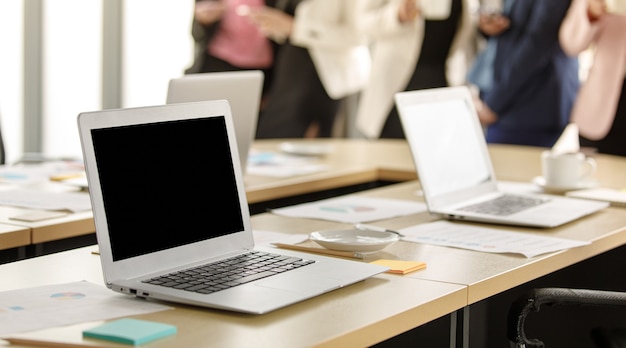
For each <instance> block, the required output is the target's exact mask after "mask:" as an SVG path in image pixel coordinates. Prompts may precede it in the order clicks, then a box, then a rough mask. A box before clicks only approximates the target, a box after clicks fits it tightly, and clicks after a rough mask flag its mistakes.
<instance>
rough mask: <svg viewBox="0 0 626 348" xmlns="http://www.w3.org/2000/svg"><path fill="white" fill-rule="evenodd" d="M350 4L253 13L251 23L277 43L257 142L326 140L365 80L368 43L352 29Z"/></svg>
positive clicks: (313, 2)
mask: <svg viewBox="0 0 626 348" xmlns="http://www.w3.org/2000/svg"><path fill="white" fill-rule="evenodd" d="M352 2H353V1H352V0H332V1H328V0H289V1H288V5H287V6H286V8H285V10H284V11H278V10H276V9H272V8H269V7H265V8H256V9H252V11H251V12H250V16H249V17H250V19H251V20H252V21H253V22H254V23H256V24H257V25H258V26H259V28H260V30H261V31H262V32H264V33H265V34H266V35H268V37H270V38H272V39H273V40H276V41H278V42H280V43H281V48H280V51H279V54H278V56H277V57H276V61H275V65H274V75H273V78H272V79H273V87H272V91H271V95H270V98H269V102H268V104H267V105H266V107H265V108H264V110H263V111H262V113H261V115H260V116H259V121H258V125H257V138H302V137H330V136H331V135H332V130H333V126H334V124H335V119H336V116H337V113H338V111H339V108H340V105H341V101H342V100H343V98H344V97H346V96H349V95H351V94H354V93H358V92H359V90H360V89H361V88H362V86H363V85H364V84H365V83H366V81H367V77H368V75H369V68H370V56H369V49H368V46H367V38H366V37H365V36H364V35H362V34H359V33H357V32H356V31H355V30H354V25H353V24H352V22H353V20H354V11H353V10H352V7H351V4H352Z"/></svg>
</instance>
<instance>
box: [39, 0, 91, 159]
mask: <svg viewBox="0 0 626 348" xmlns="http://www.w3.org/2000/svg"><path fill="white" fill-rule="evenodd" d="M43 23H44V30H43V37H42V41H43V53H44V55H43V58H44V59H43V61H42V66H43V91H42V97H43V100H42V102H43V104H42V113H43V148H44V151H43V152H44V153H45V154H46V155H47V156H50V157H75V158H81V157H82V155H81V150H80V141H79V138H78V129H77V126H76V116H77V115H78V113H80V112H82V111H90V110H97V109H100V106H101V94H102V92H101V84H102V79H101V74H102V69H101V66H102V59H101V57H102V3H101V0H64V1H55V0H48V1H46V2H44V7H43Z"/></svg>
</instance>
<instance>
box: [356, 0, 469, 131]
mask: <svg viewBox="0 0 626 348" xmlns="http://www.w3.org/2000/svg"><path fill="white" fill-rule="evenodd" d="M354 4H355V11H356V17H355V23H356V25H357V28H358V30H359V31H360V32H363V33H365V34H367V35H368V37H369V38H370V40H371V52H372V70H371V73H370V79H369V83H368V84H367V86H366V87H365V89H364V90H363V91H362V93H361V96H360V101H359V106H358V108H357V115H356V126H357V128H358V130H359V131H360V132H362V133H363V135H365V136H366V137H367V138H379V137H382V138H403V137H404V132H403V131H402V126H401V123H400V120H399V117H398V114H397V110H396V109H395V106H394V99H393V98H394V94H395V93H396V92H400V91H404V90H414V89H423V88H433V87H445V86H448V85H459V84H463V83H464V82H465V75H466V70H467V67H468V66H469V64H470V63H471V61H472V60H473V57H474V54H475V45H476V36H475V34H476V20H475V16H473V15H472V13H473V12H474V11H475V10H476V9H477V8H478V3H477V0H354Z"/></svg>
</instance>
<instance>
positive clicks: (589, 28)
mask: <svg viewBox="0 0 626 348" xmlns="http://www.w3.org/2000/svg"><path fill="white" fill-rule="evenodd" d="M603 4H604V1H603V0H573V1H572V4H571V6H570V8H569V10H568V11H567V15H566V16H565V18H564V19H563V23H561V27H560V29H559V42H560V44H561V47H562V48H563V51H564V52H565V53H566V54H568V55H570V56H577V55H578V54H580V53H581V52H582V51H584V50H585V49H587V48H588V47H589V45H590V44H591V42H592V41H593V40H594V37H595V36H596V34H597V26H596V25H595V24H594V23H596V21H597V20H598V19H599V18H600V16H601V15H602V14H603V9H604V6H603Z"/></svg>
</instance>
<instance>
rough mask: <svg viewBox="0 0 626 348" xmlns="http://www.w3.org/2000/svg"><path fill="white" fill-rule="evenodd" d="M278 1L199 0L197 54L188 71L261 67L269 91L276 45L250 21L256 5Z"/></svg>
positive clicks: (194, 30) (195, 26)
mask: <svg viewBox="0 0 626 348" xmlns="http://www.w3.org/2000/svg"><path fill="white" fill-rule="evenodd" d="M280 3H285V1H275V0H196V2H195V7H194V16H193V23H192V30H191V34H192V36H193V38H194V41H195V43H196V56H195V59H194V62H193V65H192V66H191V67H190V68H188V69H187V70H185V73H186V74H191V73H206V72H219V71H238V70H262V71H263V72H264V73H265V79H264V86H263V89H264V94H266V92H267V91H268V90H269V86H270V83H271V76H272V73H271V71H272V67H273V63H274V55H275V51H276V49H277V45H276V44H275V43H274V42H272V41H271V40H269V39H268V38H267V37H266V36H265V35H264V34H263V33H261V32H260V31H259V29H258V28H257V26H256V25H255V24H253V23H251V22H250V20H249V18H248V17H247V13H248V12H249V11H250V9H252V8H255V7H262V6H269V7H276V6H281V5H280Z"/></svg>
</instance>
